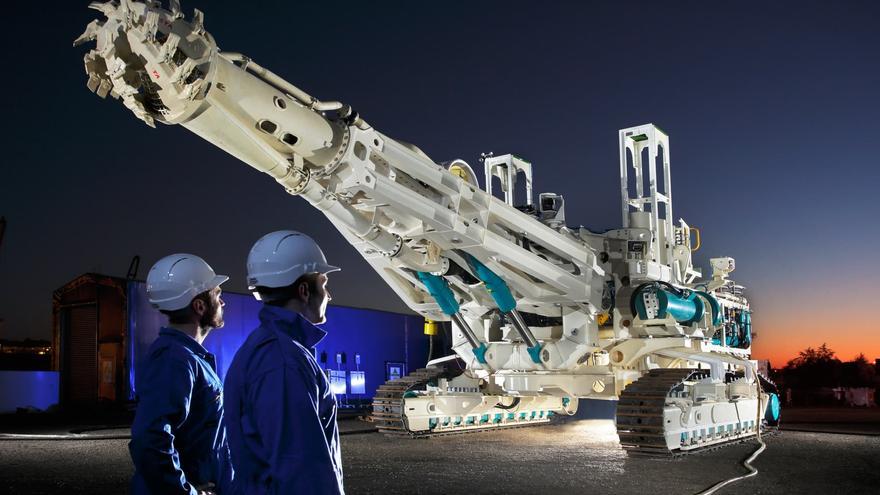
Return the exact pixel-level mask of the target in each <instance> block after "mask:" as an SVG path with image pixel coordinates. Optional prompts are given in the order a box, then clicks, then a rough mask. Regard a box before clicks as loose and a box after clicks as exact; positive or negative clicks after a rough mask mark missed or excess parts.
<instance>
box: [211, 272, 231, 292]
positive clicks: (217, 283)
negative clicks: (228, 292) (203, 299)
mask: <svg viewBox="0 0 880 495" xmlns="http://www.w3.org/2000/svg"><path fill="white" fill-rule="evenodd" d="M227 280H229V277H227V276H226V275H217V276H215V277H214V280H211V288H212V289H213V288H214V287H220V284H222V283H224V282H226V281H227Z"/></svg>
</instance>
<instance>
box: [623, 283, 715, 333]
mask: <svg viewBox="0 0 880 495" xmlns="http://www.w3.org/2000/svg"><path fill="white" fill-rule="evenodd" d="M648 290H651V289H650V288H649V289H648ZM653 292H654V295H655V296H657V302H658V304H659V306H660V307H659V308H658V311H657V318H666V315H669V316H672V318H674V319H675V321H677V322H679V323H683V324H685V325H689V324H691V323H693V322H695V321H697V320H699V319H700V318H702V317H703V313H704V312H705V311H706V307H705V304H703V300H702V299H700V298H699V297H697V293H696V292H691V293H689V294H688V295H687V297H684V298H682V297H678V296H676V295H675V294H673V293H671V292H667V291H665V290H663V289H660V288H656V287H655V288H653ZM644 293H645V291H637V292H636V293H635V294H634V295H633V297H634V298H635V305H636V312H637V313H638V314H639V318H641V319H643V320H647V319H648V310H647V309H646V308H645V301H644V299H643V298H642V297H641V296H642V294H644Z"/></svg>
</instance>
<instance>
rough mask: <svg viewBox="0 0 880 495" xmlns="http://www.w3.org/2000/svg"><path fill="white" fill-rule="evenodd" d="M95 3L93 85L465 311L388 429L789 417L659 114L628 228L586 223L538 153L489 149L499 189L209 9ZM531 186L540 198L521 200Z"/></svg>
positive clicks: (634, 169) (718, 423)
mask: <svg viewBox="0 0 880 495" xmlns="http://www.w3.org/2000/svg"><path fill="white" fill-rule="evenodd" d="M91 7H92V8H94V9H96V10H99V11H101V12H103V14H104V15H105V17H106V18H105V19H101V20H95V21H94V22H92V23H91V24H89V25H88V27H87V28H86V31H85V33H83V35H82V36H81V37H80V38H79V39H77V40H76V42H75V44H81V43H84V42H87V41H92V40H94V41H96V42H97V46H96V47H95V48H94V49H92V50H90V51H89V52H88V54H86V56H85V67H86V73H87V74H88V78H89V79H88V87H89V89H91V90H92V91H94V92H96V93H97V94H98V96H101V97H106V96H107V95H111V96H112V97H114V98H117V99H121V100H122V103H123V104H124V105H125V106H126V107H128V108H129V109H130V110H131V111H132V112H133V113H134V114H135V116H137V117H138V118H140V119H142V120H143V121H145V122H146V123H147V124H149V125H151V126H153V125H154V123H155V122H156V121H158V122H161V123H164V124H180V125H182V126H183V127H185V128H187V129H189V130H190V131H192V132H194V133H195V134H197V135H199V136H201V137H202V138H204V139H206V140H208V141H209V142H211V143H213V144H214V145H216V146H218V147H219V148H221V149H223V150H225V151H227V152H228V153H230V154H231V155H233V156H235V157H236V158H238V159H240V160H241V161H243V162H245V163H246V164H248V165H250V166H251V167H253V168H255V169H257V170H259V171H260V172H264V173H266V174H268V175H270V176H271V177H272V178H273V179H275V180H276V181H277V182H278V183H279V184H281V186H282V187H284V188H285V189H286V190H287V192H289V193H290V194H291V195H295V196H300V197H301V198H303V199H305V200H306V201H308V202H309V203H311V204H312V205H313V206H314V207H315V208H317V209H318V211H320V212H321V213H323V214H324V215H326V216H327V218H329V219H330V221H331V222H332V223H333V225H334V226H336V228H337V229H338V230H339V232H340V233H341V234H342V236H343V237H345V239H346V240H348V242H349V243H351V245H352V246H354V247H355V248H356V249H357V251H358V252H359V253H360V254H361V255H362V256H363V258H364V259H365V260H366V261H367V263H369V264H370V265H371V266H372V267H373V268H374V269H375V270H376V272H377V273H378V274H379V275H380V276H381V277H382V279H384V280H385V282H386V283H387V284H388V285H389V286H391V288H392V289H393V290H394V291H395V292H396V293H397V295H398V296H400V298H401V299H403V301H404V302H405V303H406V304H407V306H409V307H410V308H411V309H412V310H413V311H415V312H417V313H419V314H420V315H423V316H424V317H425V318H426V319H428V320H433V321H450V320H451V321H452V341H453V342H452V351H454V354H453V355H451V356H448V357H446V358H441V359H438V360H434V361H432V362H430V363H428V367H427V368H426V369H422V370H418V371H416V372H414V373H412V374H410V375H408V376H405V377H403V378H400V379H398V380H394V381H391V382H388V383H386V384H385V385H383V386H382V387H381V388H380V389H379V391H377V394H376V399H375V402H374V413H373V418H374V419H375V420H376V421H377V422H378V425H379V427H380V429H381V430H382V431H385V432H389V433H393V432H400V433H404V434H410V435H413V436H424V435H440V434H445V433H455V432H468V431H478V430H486V429H494V428H506V427H517V426H526V425H533V424H542V423H547V422H549V421H550V420H551V418H552V417H553V416H554V415H570V414H573V413H575V411H576V409H577V407H578V401H579V399H582V398H591V399H607V400H617V401H618V403H617V428H618V433H619V436H620V441H621V444H622V445H623V446H624V447H626V448H630V449H635V450H639V451H648V452H662V453H667V452H685V451H692V450H695V449H700V448H704V447H708V446H716V445H721V444H725V443H730V442H734V441H738V440H741V439H743V438H747V437H752V436H755V435H757V434H758V432H759V430H760V429H761V428H762V426H767V425H771V426H772V425H775V424H776V423H777V422H778V420H779V399H778V397H777V395H776V393H775V389H774V388H773V385H772V384H771V383H770V382H768V381H766V380H765V379H763V378H762V377H760V376H759V374H758V373H757V371H756V366H755V362H754V361H751V360H750V359H749V357H750V347H751V318H750V310H749V304H748V302H747V300H746V299H745V297H743V294H742V287H741V286H739V285H736V284H734V283H733V282H732V281H731V280H729V279H728V278H727V277H728V274H729V273H730V272H731V271H732V270H733V269H734V261H733V259H731V258H714V259H712V260H711V264H712V270H713V273H712V276H711V278H707V279H703V278H701V273H700V271H699V270H697V269H695V268H694V266H693V264H692V252H693V251H694V250H695V249H696V248H697V247H698V244H699V232H698V231H696V229H694V228H691V227H689V226H688V225H687V224H686V223H685V222H684V221H683V220H679V221H678V222H677V223H675V222H673V218H674V217H673V213H672V189H671V184H672V182H671V176H670V168H669V165H670V162H669V138H668V137H667V136H666V134H665V133H663V131H661V130H660V129H658V128H657V127H656V126H654V125H651V124H647V125H640V126H636V127H632V128H629V129H623V130H621V131H620V132H619V149H620V191H621V203H620V204H621V213H622V215H621V220H622V222H623V225H622V227H621V228H619V229H614V230H609V231H607V232H601V233H600V232H591V231H590V230H587V229H586V228H583V227H578V228H571V227H569V226H567V224H566V221H565V220H566V219H565V208H564V205H565V203H564V200H563V197H562V196H561V195H559V194H554V193H542V194H540V195H538V198H537V201H534V200H533V197H532V190H531V183H532V164H531V163H530V162H528V161H526V160H525V159H523V158H520V157H518V156H516V155H512V154H504V155H497V156H491V155H489V156H485V157H484V159H483V166H484V168H485V184H486V190H485V191H484V190H482V189H480V187H479V184H478V181H477V177H476V174H475V172H474V170H473V169H472V168H471V167H470V166H469V165H468V164H467V163H466V162H465V161H463V160H460V159H457V160H452V161H449V162H443V163H438V162H435V161H434V160H432V159H431V158H429V157H428V156H427V155H426V154H425V153H423V152H422V151H421V150H420V149H419V148H417V147H416V146H413V145H411V144H407V143H404V142H401V141H397V140H395V139H393V138H391V137H388V136H386V135H384V134H382V133H381V132H379V131H377V130H376V129H374V128H372V127H371V126H370V125H369V124H367V122H366V121H365V120H364V119H363V118H362V117H361V116H360V115H358V114H357V113H356V112H355V111H354V110H352V108H351V107H350V106H348V105H344V104H342V103H339V102H336V101H319V100H317V99H316V98H314V97H312V96H310V95H309V94H307V93H306V92H304V91H303V90H301V89H299V88H297V87H296V86H294V85H292V84H290V83H289V82H287V81H285V80H284V79H282V78H281V77H279V76H278V75H276V74H274V73H272V72H271V71H269V70H268V69H266V68H264V67H262V66H260V65H259V64H257V63H256V62H254V61H253V60H251V59H249V58H248V57H246V56H244V55H242V54H239V53H228V52H221V51H220V50H219V49H218V48H217V44H216V43H215V41H214V38H213V37H212V36H211V35H210V34H209V33H208V32H207V31H206V30H205V26H204V23H203V15H202V13H201V12H199V11H198V10H197V11H195V14H194V15H193V16H192V17H191V18H190V19H189V20H187V19H186V18H185V17H184V15H183V14H182V13H181V10H180V5H179V2H177V1H172V2H171V3H170V6H169V7H168V8H167V9H166V8H163V6H161V5H160V4H159V2H146V3H140V2H134V1H130V0H122V1H121V2H107V3H93V4H92V5H91ZM493 180H494V181H497V183H500V189H501V190H500V191H495V194H493V191H492V189H491V188H492V184H493ZM523 180H524V181H525V185H526V187H525V190H526V192H525V197H519V198H517V197H514V196H515V194H514V193H515V191H516V190H517V188H516V187H515V183H516V182H517V181H523ZM519 189H522V188H519ZM496 195H497V196H498V197H496ZM501 196H503V199H501V198H500V197H501ZM693 244H696V245H693ZM453 359H454V360H457V361H458V362H459V364H460V366H459V368H461V369H459V370H458V371H456V372H452V371H451V369H455V368H456V367H455V366H446V365H447V364H448V363H449V362H450V361H451V360H453ZM462 363H463V364H462Z"/></svg>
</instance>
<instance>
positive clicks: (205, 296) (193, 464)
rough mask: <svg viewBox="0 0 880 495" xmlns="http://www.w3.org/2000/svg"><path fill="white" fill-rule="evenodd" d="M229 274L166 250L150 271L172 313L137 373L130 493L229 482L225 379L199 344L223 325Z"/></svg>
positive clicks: (211, 488) (209, 487)
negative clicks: (222, 294)
mask: <svg viewBox="0 0 880 495" xmlns="http://www.w3.org/2000/svg"><path fill="white" fill-rule="evenodd" d="M227 280H229V277H227V276H225V275H217V274H215V273H214V270H212V269H211V267H210V266H208V264H207V263H205V260H203V259H202V258H199V257H198V256H195V255H192V254H172V255H171V256H166V257H165V258H162V259H161V260H159V261H158V262H156V264H155V265H153V268H151V269H150V273H149V274H148V275H147V296H148V298H149V300H150V304H152V305H153V307H154V308H156V309H158V310H159V311H160V312H162V313H163V314H165V315H167V316H168V326H167V327H164V328H162V329H161V330H160V331H159V337H158V338H157V339H156V340H155V342H153V344H152V345H151V346H150V350H149V352H148V354H147V358H146V363H145V364H144V365H143V366H142V368H141V369H140V370H139V371H140V373H139V374H138V380H137V393H138V396H139V400H138V405H137V412H136V413H135V417H134V423H133V424H132V426H131V442H130V443H129V444H128V447H129V451H130V452H131V459H132V461H134V466H135V474H134V478H133V479H132V492H133V493H136V494H139V493H152V494H167V493H182V494H191V495H197V494H199V495H200V494H205V493H219V492H221V491H222V488H225V487H227V486H229V485H230V483H231V478H232V467H231V464H230V462H229V447H228V444H227V442H226V433H225V431H224V428H223V384H222V383H221V381H220V378H219V377H218V376H217V365H216V362H215V359H214V355H213V354H211V353H210V352H208V351H207V350H205V348H204V347H202V342H204V340H205V337H207V336H208V333H209V332H210V331H211V330H213V329H215V328H220V327H222V326H223V305H224V302H223V300H222V299H220V292H221V291H220V284H222V283H223V282H226V281H227Z"/></svg>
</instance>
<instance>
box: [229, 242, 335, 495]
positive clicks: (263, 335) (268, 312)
mask: <svg viewBox="0 0 880 495" xmlns="http://www.w3.org/2000/svg"><path fill="white" fill-rule="evenodd" d="M337 270H339V268H337V267H335V266H331V265H328V264H327V260H326V258H325V257H324V253H323V252H322V251H321V249H320V248H319V247H318V245H317V244H316V243H315V241H313V240H312V239H311V238H310V237H308V236H306V235H304V234H301V233H299V232H294V231H290V230H285V231H279V232H273V233H271V234H267V235H265V236H263V237H262V238H261V239H260V240H258V241H257V243H256V244H254V246H253V248H252V249H251V251H250V254H249V255H248V262H247V271H248V286H249V288H250V289H251V291H252V292H253V293H254V296H255V297H256V298H257V299H259V300H262V301H263V302H264V304H263V307H262V309H261V310H260V326H258V327H257V328H256V329H254V330H253V331H252V332H251V334H250V335H249V336H248V338H247V340H245V342H244V344H243V345H242V346H241V348H240V349H239V350H238V352H237V353H236V354H235V358H233V360H232V364H231V365H230V367H229V371H228V373H227V374H226V383H225V390H226V404H225V408H226V420H227V428H228V432H229V447H230V450H231V454H232V464H233V466H234V467H235V473H236V474H235V480H234V482H233V487H234V490H233V491H234V492H235V493H246V494H262V493H273V494H274V493H285V494H286V493H290V494H317V493H321V494H325V493H329V494H343V493H344V490H343V486H342V458H341V454H340V449H339V430H338V427H337V424H336V397H335V396H334V395H333V392H331V390H330V383H329V381H328V380H327V376H326V375H325V374H324V371H323V370H322V369H321V367H320V366H319V365H318V363H317V361H315V345H316V344H317V343H318V342H320V341H321V339H322V338H324V336H325V335H326V333H325V332H324V331H323V330H321V329H319V328H318V327H316V326H315V324H321V323H324V322H325V321H326V317H325V312H326V309H327V302H328V301H330V294H329V293H328V292H327V287H326V284H327V274H328V273H330V272H334V271H337Z"/></svg>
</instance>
